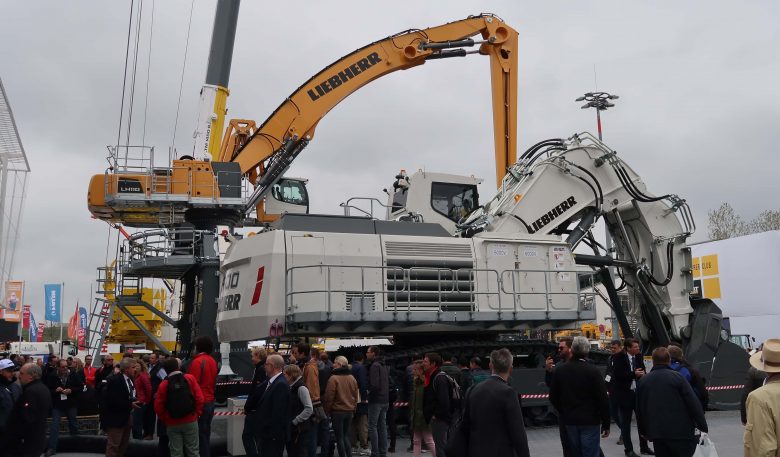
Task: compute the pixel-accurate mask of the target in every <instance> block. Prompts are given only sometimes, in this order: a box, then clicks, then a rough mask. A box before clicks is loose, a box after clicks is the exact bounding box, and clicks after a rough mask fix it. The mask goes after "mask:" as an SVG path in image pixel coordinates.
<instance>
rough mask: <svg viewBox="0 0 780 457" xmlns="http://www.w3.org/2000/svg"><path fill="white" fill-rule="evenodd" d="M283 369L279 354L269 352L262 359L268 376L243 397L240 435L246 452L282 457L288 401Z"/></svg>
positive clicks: (285, 435)
mask: <svg viewBox="0 0 780 457" xmlns="http://www.w3.org/2000/svg"><path fill="white" fill-rule="evenodd" d="M283 369H284V359H282V356H280V355H278V354H272V355H269V356H268V358H267V359H266V362H265V372H266V374H267V375H268V379H267V380H265V381H263V383H261V384H259V385H258V386H257V387H255V389H254V390H253V391H252V392H251V393H250V394H249V397H248V398H247V400H246V404H245V405H244V410H245V412H246V415H247V419H246V421H245V422H244V433H243V435H242V438H243V441H244V448H245V451H246V454H247V455H248V456H257V455H259V456H260V457H282V454H283V452H284V445H285V443H286V441H287V425H288V423H289V420H288V418H287V408H288V403H289V401H290V386H289V385H288V383H287V379H286V378H285V377H284V376H282V370H283ZM250 417H251V419H250ZM247 428H249V430H247Z"/></svg>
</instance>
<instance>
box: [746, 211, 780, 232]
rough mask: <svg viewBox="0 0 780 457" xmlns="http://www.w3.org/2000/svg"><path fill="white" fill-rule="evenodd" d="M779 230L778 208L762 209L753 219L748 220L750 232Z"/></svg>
mask: <svg viewBox="0 0 780 457" xmlns="http://www.w3.org/2000/svg"><path fill="white" fill-rule="evenodd" d="M770 230H780V210H778V211H773V210H766V211H762V212H761V214H759V215H758V217H756V218H755V219H753V220H752V221H750V233H761V232H768V231H770Z"/></svg>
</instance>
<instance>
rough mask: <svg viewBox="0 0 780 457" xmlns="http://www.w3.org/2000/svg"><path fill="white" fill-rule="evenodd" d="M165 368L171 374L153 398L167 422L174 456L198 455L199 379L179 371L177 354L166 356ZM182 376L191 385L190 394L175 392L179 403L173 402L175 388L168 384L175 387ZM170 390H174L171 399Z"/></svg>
mask: <svg viewBox="0 0 780 457" xmlns="http://www.w3.org/2000/svg"><path fill="white" fill-rule="evenodd" d="M163 368H164V369H165V371H166V372H167V373H168V377H166V378H165V380H164V381H163V382H162V384H160V388H159V389H158V390H157V396H156V397H155V398H154V411H155V412H156V413H157V416H158V417H159V418H160V420H161V421H162V422H163V424H165V428H166V430H167V434H168V448H169V449H170V451H171V456H172V457H173V456H183V455H187V456H188V457H196V456H197V455H198V417H199V416H200V415H201V413H202V412H203V392H202V391H201V390H200V386H199V385H198V381H197V380H196V379H195V378H194V377H193V376H192V375H190V374H184V373H182V372H181V371H180V363H179V359H177V358H174V357H170V358H167V359H165V362H163ZM182 378H183V381H184V382H186V383H187V385H188V386H189V394H190V395H191V397H188V396H186V395H184V396H183V395H176V397H175V400H176V401H175V403H176V404H174V394H173V391H170V392H169V386H170V387H171V388H172V387H173V386H176V385H180V384H181V383H182ZM169 393H170V394H171V398H170V400H169ZM188 398H189V399H188ZM188 401H189V402H191V403H190V404H189V405H187V404H186V403H187V402H188ZM181 402H183V403H181Z"/></svg>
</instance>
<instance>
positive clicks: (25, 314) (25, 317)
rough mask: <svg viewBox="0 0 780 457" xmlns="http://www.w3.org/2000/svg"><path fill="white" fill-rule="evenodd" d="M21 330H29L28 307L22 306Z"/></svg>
mask: <svg viewBox="0 0 780 457" xmlns="http://www.w3.org/2000/svg"><path fill="white" fill-rule="evenodd" d="M22 328H30V305H24V311H22Z"/></svg>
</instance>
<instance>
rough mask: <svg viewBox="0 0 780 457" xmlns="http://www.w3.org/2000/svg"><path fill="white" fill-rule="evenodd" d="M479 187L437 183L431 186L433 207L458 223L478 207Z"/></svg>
mask: <svg viewBox="0 0 780 457" xmlns="http://www.w3.org/2000/svg"><path fill="white" fill-rule="evenodd" d="M478 200H479V195H478V194H477V186H474V185H471V184H452V183H440V182H435V183H433V185H432V186H431V207H432V208H433V210H434V211H436V212H437V213H439V214H441V215H443V216H445V217H447V218H448V219H450V220H452V221H455V222H458V221H459V220H461V218H463V217H466V216H468V215H469V214H470V213H471V212H472V211H474V209H476V207H477V206H479V203H478Z"/></svg>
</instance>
